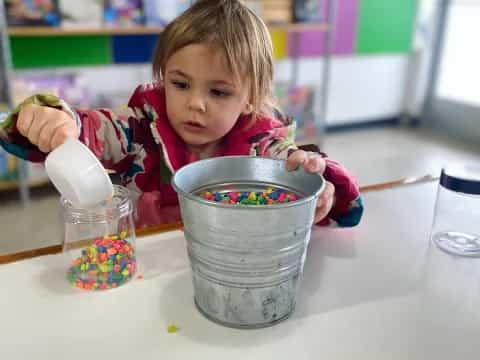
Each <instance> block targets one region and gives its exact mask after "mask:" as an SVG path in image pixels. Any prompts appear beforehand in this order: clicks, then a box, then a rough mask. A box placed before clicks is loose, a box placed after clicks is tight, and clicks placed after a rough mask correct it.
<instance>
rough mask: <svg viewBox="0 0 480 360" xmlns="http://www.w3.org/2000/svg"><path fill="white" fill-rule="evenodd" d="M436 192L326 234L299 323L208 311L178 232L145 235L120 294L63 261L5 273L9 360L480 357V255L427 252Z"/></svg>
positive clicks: (0, 269)
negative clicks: (75, 285) (251, 325)
mask: <svg viewBox="0 0 480 360" xmlns="http://www.w3.org/2000/svg"><path fill="white" fill-rule="evenodd" d="M434 197H435V184H433V183H430V184H423V185H414V186H410V187H403V188H397V189H393V190H385V191H379V192H371V193H368V194H366V195H365V196H364V201H365V206H366V214H365V217H364V219H363V222H362V224H361V225H360V226H358V227H357V228H354V229H346V230H325V229H316V230H315V231H314V232H313V235H312V239H311V246H310V249H309V255H308V259H307V264H306V266H305V272H304V281H303V284H302V289H301V293H300V298H299V301H298V305H297V309H296V311H295V314H294V316H293V317H292V318H291V319H289V320H287V321H286V322H283V323H281V324H279V325H276V326H274V327H271V328H267V329H261V330H234V329H229V328H224V327H222V326H219V325H216V324H214V323H212V322H210V321H208V320H206V319H205V318H203V317H202V316H201V315H200V314H199V313H198V311H197V310H196V309H195V307H194V305H193V302H192V287H191V284H190V275H189V267H188V260H187V257H186V251H185V243H184V239H183V236H182V233H181V232H180V231H175V232H170V233H165V234H161V235H156V236H152V237H149V238H142V239H139V240H138V242H137V245H138V255H139V258H140V259H143V262H142V269H143V270H142V269H141V271H142V273H143V275H144V279H143V280H135V281H132V282H131V283H129V284H128V285H125V286H123V287H121V288H118V289H116V290H111V291H105V292H95V293H90V292H82V291H76V290H74V289H71V288H69V286H68V284H67V283H66V281H65V280H64V277H63V276H64V271H65V266H66V260H65V259H64V258H63V257H62V255H54V256H47V257H41V258H36V259H32V260H28V261H23V262H18V263H12V264H8V265H3V266H0V284H1V290H0V359H2V360H3V359H5V360H7V359H49V360H54V359H62V360H69V359H81V360H85V359H90V358H95V359H142V360H143V359H155V360H159V359H209V360H213V359H222V360H224V359H228V360H233V359H242V360H245V359H329V360H330V359H368V360H372V359H382V360H383V359H401V360H405V359H422V360H423V359H462V360H463V359H478V358H480V344H479V343H478V337H479V335H480V260H478V259H460V258H454V257H451V256H449V255H447V254H445V253H443V252H440V251H439V250H437V249H436V248H435V247H433V246H429V240H428V233H429V229H430V224H431V219H432V212H433V203H434ZM168 324H175V325H177V326H178V327H179V328H180V329H179V331H178V332H177V333H175V334H169V333H168V332H167V331H166V327H167V325H168Z"/></svg>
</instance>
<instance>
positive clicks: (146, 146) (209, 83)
mask: <svg viewBox="0 0 480 360" xmlns="http://www.w3.org/2000/svg"><path fill="white" fill-rule="evenodd" d="M273 67H274V65H273V57H272V43H271V39H270V36H269V32H268V29H267V27H266V26H265V24H264V23H263V22H262V20H260V19H259V18H258V17H257V16H256V15H255V14H254V13H253V12H252V11H250V10H249V9H248V8H247V7H246V6H244V5H242V4H241V2H240V1H238V0H200V1H197V2H195V4H194V5H192V6H191V7H190V8H189V9H188V10H187V11H186V12H185V13H183V14H182V15H181V16H179V17H178V18H177V19H175V20H174V21H173V22H172V23H170V24H169V25H168V26H167V27H166V29H165V31H164V32H163V33H162V35H161V39H160V41H159V42H158V44H157V48H156V50H155V54H154V59H153V73H154V76H155V80H156V81H155V83H154V84H152V85H144V86H139V87H138V88H137V89H136V90H135V92H134V93H133V95H132V97H131V98H130V101H129V103H128V105H129V107H130V108H131V110H132V115H131V116H129V117H126V118H125V117H121V116H117V115H115V114H114V113H113V112H112V111H110V110H107V109H100V110H74V109H72V108H70V107H69V106H68V105H67V104H66V103H64V102H63V101H62V100H61V99H58V98H56V97H54V96H49V95H48V96H45V95H37V96H33V97H31V98H29V99H27V100H26V101H24V102H23V103H22V104H21V105H19V107H18V108H17V109H16V110H15V111H14V112H13V113H12V114H11V115H10V117H9V119H8V120H7V121H6V122H5V123H4V124H3V130H2V129H0V142H1V143H2V145H3V147H4V148H5V149H6V150H7V151H10V152H11V153H13V154H15V155H17V156H19V157H21V158H24V159H27V160H30V161H43V160H44V158H45V155H46V153H48V152H50V151H52V150H53V149H55V148H56V147H57V146H59V145H61V144H62V143H63V142H64V141H65V140H66V139H67V138H70V137H75V138H79V139H80V140H81V141H82V142H84V143H85V144H86V145H87V146H88V147H89V148H90V149H91V150H92V151H93V152H94V153H95V155H96V156H97V157H98V158H99V159H100V160H101V161H102V163H103V165H104V166H105V167H106V168H108V169H112V170H115V171H116V172H117V173H118V174H120V177H121V180H122V183H123V184H124V185H125V186H127V187H128V188H129V189H130V190H132V192H133V193H134V194H137V216H136V222H137V226H146V225H153V224H158V223H163V222H171V221H175V220H178V219H179V212H178V202H177V201H178V200H177V196H176V194H175V192H174V190H173V189H172V187H171V185H170V180H171V177H172V174H173V173H174V172H175V171H177V170H178V169H180V168H181V167H182V166H184V165H186V164H188V163H190V162H193V161H196V160H199V159H205V158H209V157H214V156H227V155H255V156H267V157H273V158H280V159H286V160H287V161H286V166H287V169H288V170H293V169H296V168H298V167H299V166H303V167H304V168H305V170H306V171H309V172H318V173H320V174H322V175H323V176H324V177H325V179H326V180H327V186H326V188H325V191H324V192H323V193H322V195H321V196H320V198H319V200H318V204H317V212H316V217H315V222H316V223H319V224H322V225H332V226H354V225H356V224H357V223H358V222H359V220H360V217H361V215H362V210H363V207H362V203H361V199H360V197H359V190H358V187H357V185H356V184H355V181H354V180H353V178H352V177H351V176H350V175H349V174H348V173H347V172H346V171H345V170H344V169H343V168H342V167H341V166H340V165H339V164H337V163H336V162H334V161H332V160H330V159H327V158H326V157H325V155H324V154H320V153H315V152H307V151H303V150H300V149H298V148H297V146H296V145H295V143H294V135H295V123H294V122H292V121H290V120H286V119H283V118H282V117H281V116H277V117H276V116H275V114H276V113H278V112H277V111H275V109H274V105H273V104H274V103H273V96H272V81H273ZM112 81H114V79H112ZM72 161H75V159H72Z"/></svg>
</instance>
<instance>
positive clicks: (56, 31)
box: [8, 23, 329, 37]
mask: <svg viewBox="0 0 480 360" xmlns="http://www.w3.org/2000/svg"><path fill="white" fill-rule="evenodd" d="M268 28H269V29H270V30H283V31H287V32H302V31H328V30H329V25H328V24H308V23H305V24H301V23H291V24H269V25H268ZM163 29H164V28H162V27H148V26H135V27H125V28H121V27H104V28H80V27H79V28H76V27H72V28H62V27H59V28H50V27H41V26H37V27H24V26H16V27H10V28H8V35H9V36H16V37H19V36H76V35H147V34H152V35H154V34H161V32H162V31H163Z"/></svg>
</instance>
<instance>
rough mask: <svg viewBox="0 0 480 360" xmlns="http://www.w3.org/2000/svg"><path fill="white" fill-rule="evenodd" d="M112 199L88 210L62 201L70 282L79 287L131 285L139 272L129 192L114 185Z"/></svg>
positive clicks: (65, 252)
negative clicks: (131, 280)
mask: <svg viewBox="0 0 480 360" xmlns="http://www.w3.org/2000/svg"><path fill="white" fill-rule="evenodd" d="M114 190H115V191H114V195H113V197H112V198H111V199H108V200H105V201H103V202H101V203H100V204H98V205H96V206H94V207H91V208H85V209H79V208H75V207H74V206H73V205H72V203H71V202H69V201H68V200H66V199H64V198H62V199H61V200H60V205H61V212H62V217H63V224H64V242H63V250H64V254H66V255H67V258H68V259H69V264H68V268H67V279H68V281H69V282H70V283H71V284H72V285H73V286H74V287H77V288H81V289H86V290H103V289H111V288H116V287H118V286H121V285H123V284H125V283H126V282H128V280H130V279H131V278H132V277H133V276H134V274H135V271H136V269H137V260H136V253H135V227H134V223H133V217H132V213H133V207H132V202H131V199H130V197H129V191H128V190H127V189H126V188H125V187H122V186H117V185H116V186H114Z"/></svg>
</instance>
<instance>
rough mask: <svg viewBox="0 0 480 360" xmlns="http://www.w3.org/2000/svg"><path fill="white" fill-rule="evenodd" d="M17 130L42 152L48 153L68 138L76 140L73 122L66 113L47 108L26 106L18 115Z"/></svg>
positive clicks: (32, 105) (76, 133)
mask: <svg viewBox="0 0 480 360" xmlns="http://www.w3.org/2000/svg"><path fill="white" fill-rule="evenodd" d="M17 129H18V131H19V132H20V134H22V135H23V136H25V137H26V138H28V140H29V141H30V142H31V143H32V144H33V145H36V146H37V147H38V148H39V149H40V151H42V152H45V153H47V152H50V151H52V150H53V149H55V148H56V147H58V146H60V145H62V144H63V143H64V142H65V140H67V139H68V138H78V130H77V125H76V124H75V121H73V119H72V118H71V116H70V115H68V114H67V113H66V112H64V111H62V110H58V109H54V108H51V107H48V106H39V105H35V104H29V105H26V106H25V107H24V108H23V109H22V110H21V111H20V113H19V114H18V119H17Z"/></svg>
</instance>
